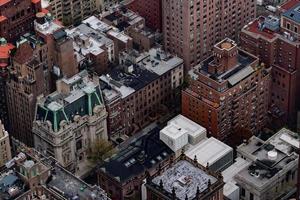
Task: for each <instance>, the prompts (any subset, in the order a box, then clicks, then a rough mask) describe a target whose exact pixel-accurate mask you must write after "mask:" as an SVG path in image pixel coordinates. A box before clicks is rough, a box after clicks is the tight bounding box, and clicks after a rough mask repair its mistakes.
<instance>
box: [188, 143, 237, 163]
mask: <svg viewBox="0 0 300 200" xmlns="http://www.w3.org/2000/svg"><path fill="white" fill-rule="evenodd" d="M230 151H233V149H232V148H231V147H230V146H228V145H227V144H225V143H223V142H221V141H219V140H217V139H216V138H214V137H211V138H208V139H206V140H204V141H202V142H200V143H199V144H197V145H194V146H192V147H191V148H190V149H189V150H188V151H187V152H186V155H187V156H188V157H190V158H191V159H194V157H195V155H196V156H197V160H198V162H199V163H200V164H201V165H203V166H206V165H207V163H209V165H212V164H214V163H215V162H216V161H218V160H219V159H220V158H222V157H223V156H224V155H226V154H227V153H228V152H230Z"/></svg>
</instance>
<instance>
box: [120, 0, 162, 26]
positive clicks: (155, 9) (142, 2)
mask: <svg viewBox="0 0 300 200" xmlns="http://www.w3.org/2000/svg"><path fill="white" fill-rule="evenodd" d="M126 6H127V7H128V8H129V9H130V10H132V11H134V12H136V13H138V14H139V15H141V16H142V17H144V18H145V22H146V26H147V27H149V28H151V29H152V30H154V31H159V32H161V31H162V0H153V1H147V0H133V1H131V2H130V3H129V4H128V5H126Z"/></svg>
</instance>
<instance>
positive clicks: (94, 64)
mask: <svg viewBox="0 0 300 200" xmlns="http://www.w3.org/2000/svg"><path fill="white" fill-rule="evenodd" d="M66 32H67V34H68V36H69V37H71V38H72V39H73V46H74V50H75V54H76V58H77V63H80V64H79V65H80V66H82V68H84V67H86V66H84V65H85V64H86V63H87V64H86V65H87V67H86V68H88V69H90V70H91V71H94V72H96V73H97V74H99V75H102V74H104V73H105V72H107V71H108V66H109V63H113V62H114V59H115V55H114V42H113V41H112V40H111V39H109V38H108V37H107V36H106V35H105V34H104V33H101V32H100V31H96V30H94V29H93V28H91V27H89V26H88V25H87V24H84V23H82V24H80V25H79V26H77V27H75V28H73V29H69V30H66Z"/></svg>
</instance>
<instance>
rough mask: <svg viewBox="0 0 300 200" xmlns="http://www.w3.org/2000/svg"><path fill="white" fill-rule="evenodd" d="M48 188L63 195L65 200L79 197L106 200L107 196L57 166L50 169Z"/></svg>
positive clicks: (100, 190)
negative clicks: (50, 175)
mask: <svg viewBox="0 0 300 200" xmlns="http://www.w3.org/2000/svg"><path fill="white" fill-rule="evenodd" d="M48 186H49V187H50V188H53V189H54V190H55V191H57V192H59V193H60V194H64V197H66V198H67V199H72V198H74V197H79V199H95V200H107V196H106V194H105V192H104V191H103V190H102V189H100V188H97V189H99V190H97V189H96V188H92V187H91V186H90V185H88V184H87V183H85V182H83V181H82V180H81V179H78V178H76V177H75V176H74V175H73V174H71V173H70V172H68V171H66V170H64V169H63V168H61V167H58V166H57V165H56V166H54V168H53V169H52V177H51V179H50V180H49V181H48ZM95 189H96V190H95ZM101 192H103V193H101Z"/></svg>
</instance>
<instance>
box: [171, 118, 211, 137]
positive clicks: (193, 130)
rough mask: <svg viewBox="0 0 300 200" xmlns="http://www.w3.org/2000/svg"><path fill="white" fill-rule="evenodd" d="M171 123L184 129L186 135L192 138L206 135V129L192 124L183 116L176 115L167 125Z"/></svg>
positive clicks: (194, 123)
mask: <svg viewBox="0 0 300 200" xmlns="http://www.w3.org/2000/svg"><path fill="white" fill-rule="evenodd" d="M171 123H172V124H175V125H177V126H179V127H181V128H183V129H185V130H186V131H187V134H188V135H191V136H193V137H196V136H199V135H201V134H205V135H206V128H204V127H202V126H200V125H199V124H197V123H196V122H193V121H192V120H190V119H188V118H187V117H185V116H183V115H177V116H176V117H174V118H173V119H171V120H170V121H168V124H171Z"/></svg>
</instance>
